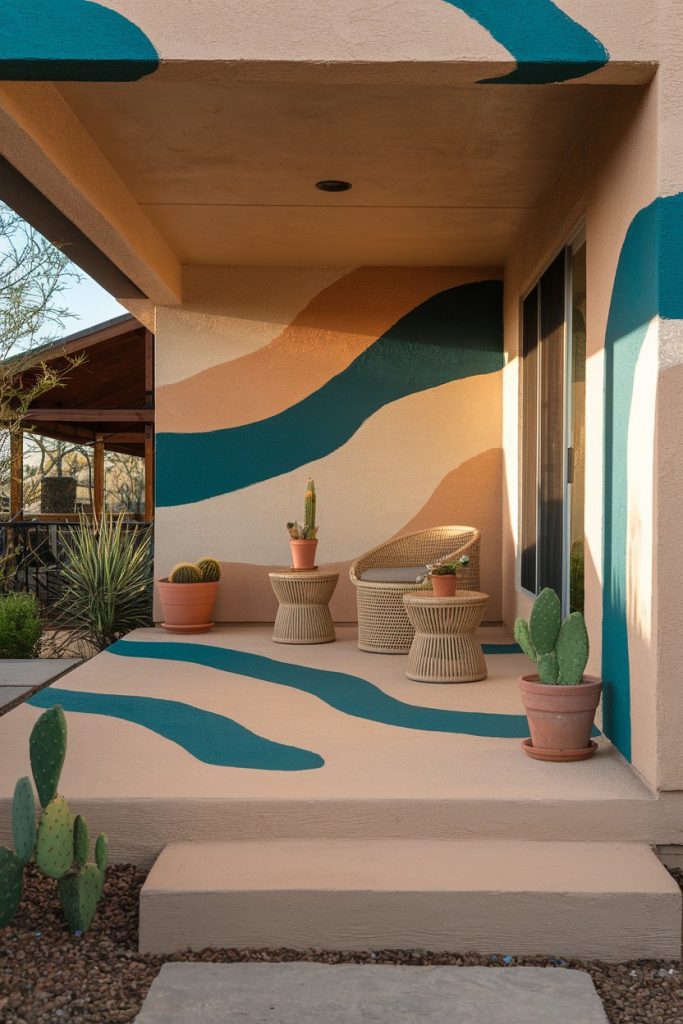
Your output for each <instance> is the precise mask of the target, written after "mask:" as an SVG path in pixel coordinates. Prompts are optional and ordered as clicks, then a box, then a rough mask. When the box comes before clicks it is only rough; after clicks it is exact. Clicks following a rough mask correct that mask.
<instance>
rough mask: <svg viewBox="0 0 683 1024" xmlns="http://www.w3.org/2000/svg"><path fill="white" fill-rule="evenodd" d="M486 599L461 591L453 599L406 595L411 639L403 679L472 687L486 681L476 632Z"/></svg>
mask: <svg viewBox="0 0 683 1024" xmlns="http://www.w3.org/2000/svg"><path fill="white" fill-rule="evenodd" d="M488 599H489V595H488V594H482V593H480V592H479V591H477V590H461V591H459V592H458V593H456V595H455V597H434V595H433V594H432V593H430V592H429V591H422V593H419V594H406V595H405V596H404V598H403V603H404V605H405V609H406V612H407V614H408V618H409V619H410V621H411V623H412V625H413V626H414V627H415V639H414V640H413V642H412V645H411V648H410V652H409V654H408V668H407V670H406V675H407V676H408V678H409V679H416V680H417V681H418V682H420V683H473V682H475V681H476V680H477V679H486V662H485V661H484V653H483V651H482V649H481V644H480V643H479V641H478V639H477V637H476V630H477V627H478V626H479V624H480V623H481V620H482V619H483V617H484V612H485V611H486V605H487V603H488Z"/></svg>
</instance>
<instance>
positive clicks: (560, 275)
mask: <svg viewBox="0 0 683 1024" xmlns="http://www.w3.org/2000/svg"><path fill="white" fill-rule="evenodd" d="M565 276H566V271H565V252H564V250H563V251H562V252H561V253H560V255H559V256H558V257H557V259H556V260H555V261H554V262H553V263H551V265H550V266H549V267H548V269H547V270H546V272H545V274H544V275H543V277H542V278H541V281H540V289H541V293H540V294H541V298H540V319H541V324H540V360H539V362H540V409H539V453H540V458H539V461H538V467H539V488H538V497H539V505H538V554H537V560H538V564H537V585H538V589H539V590H542V589H543V587H552V589H553V590H555V591H556V592H557V593H558V594H560V595H561V594H562V542H563V501H564V470H565V457H566V453H565V443H564V331H565Z"/></svg>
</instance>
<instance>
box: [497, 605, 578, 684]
mask: <svg viewBox="0 0 683 1024" xmlns="http://www.w3.org/2000/svg"><path fill="white" fill-rule="evenodd" d="M515 640H516V641H517V643H518V644H519V646H520V647H521V648H522V650H523V651H524V653H525V654H526V655H527V657H529V658H531V660H532V661H535V662H536V664H537V665H538V675H539V678H540V680H541V682H542V683H546V684H548V685H549V686H577V685H578V684H579V683H580V682H581V681H582V679H583V673H584V671H585V668H586V663H587V662H588V651H589V643H588V633H587V631H586V624H585V622H584V620H583V615H582V614H581V612H572V614H571V615H568V616H567V618H566V619H565V620H564V622H563V621H562V607H561V605H560V599H559V597H558V596H557V594H556V593H555V591H554V590H551V589H550V588H549V587H546V589H545V590H542V591H541V593H540V594H539V595H538V597H537V598H536V600H535V601H534V606H533V608H532V609H531V616H530V617H529V621H528V622H527V621H526V619H522V618H519V619H517V620H516V622H515Z"/></svg>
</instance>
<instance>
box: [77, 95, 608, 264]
mask: <svg viewBox="0 0 683 1024" xmlns="http://www.w3.org/2000/svg"><path fill="white" fill-rule="evenodd" d="M60 88H61V92H62V95H63V96H64V97H65V99H66V100H67V102H68V103H69V104H70V105H71V107H72V108H73V110H74V111H75V113H76V115H77V116H78V118H79V119H80V121H81V122H82V123H83V125H84V126H85V128H86V130H87V131H88V133H89V134H90V135H91V136H92V138H93V139H94V141H95V142H96V143H97V145H98V146H99V147H100V149H101V150H102V152H103V153H104V155H105V157H106V158H107V159H108V160H109V162H110V163H111V164H112V166H113V167H114V169H115V171H116V172H117V173H118V175H119V176H120V177H121V178H122V179H123V181H124V183H125V185H126V186H127V187H128V189H129V190H130V192H131V193H132V195H133V197H134V198H135V200H136V201H137V203H138V204H139V205H140V207H141V208H142V210H143V211H144V213H145V214H146V215H147V216H148V217H149V219H150V220H151V221H152V223H153V224H154V225H155V226H156V227H157V228H158V229H159V231H160V233H161V234H162V235H163V236H164V237H165V238H166V240H167V241H168V243H169V244H170V246H171V248H172V249H173V250H174V251H175V253H176V254H177V256H178V257H179V259H180V260H181V262H183V263H198V264H279V263H285V264H345V265H348V264H363V263H365V264H369V263H381V264H397V265H417V264H424V265H429V264H440V263H443V264H468V265H482V266H491V265H497V264H502V263H503V262H504V260H505V257H506V254H507V253H508V252H509V249H510V246H511V244H512V241H513V239H514V237H515V235H516V233H517V231H518V230H519V229H520V227H521V225H522V224H523V222H524V220H525V218H526V216H527V215H528V212H529V210H530V209H532V208H533V207H535V206H536V205H537V203H538V201H539V199H540V197H541V195H542V194H543V192H544V191H545V190H546V189H547V188H548V187H549V185H550V184H551V183H552V181H553V179H554V177H555V176H556V175H557V173H558V172H559V170H560V168H561V166H562V163H563V161H564V160H565V159H566V156H567V154H568V152H569V150H570V148H571V147H572V146H573V145H574V144H575V143H576V140H577V138H578V136H579V134H580V132H581V131H582V129H583V128H584V127H585V125H586V124H587V122H588V119H589V117H590V115H591V114H592V113H593V112H594V111H595V110H596V108H597V107H598V106H604V104H606V103H609V100H610V94H611V93H612V89H611V88H610V87H601V88H600V89H596V88H595V87H591V86H577V85H574V86H572V87H566V86H545V87H544V88H542V89H540V88H538V87H533V86H529V87H525V86H515V87H506V86H496V85H490V86H486V85H476V86H450V87H448V86H437V85H410V86H405V87H403V86H398V85H339V84H336V85H317V86H315V87H312V86H310V85H304V84H300V83H282V82H281V83H277V84H269V83H244V82H242V83H229V82H221V81H204V82H201V81H200V82H187V81H183V82H174V81H168V80H164V79H160V80H158V81H155V80H154V79H153V78H150V79H146V80H143V81H142V82H139V83H134V84H118V83H117V84H114V85H109V84H93V83H87V84H69V85H64V86H61V87H60ZM321 178H342V179H345V180H348V181H350V182H352V183H353V188H352V190H351V191H350V192H346V193H341V194H325V193H322V192H320V191H318V190H316V189H315V187H314V185H315V182H316V181H317V180H319V179H321Z"/></svg>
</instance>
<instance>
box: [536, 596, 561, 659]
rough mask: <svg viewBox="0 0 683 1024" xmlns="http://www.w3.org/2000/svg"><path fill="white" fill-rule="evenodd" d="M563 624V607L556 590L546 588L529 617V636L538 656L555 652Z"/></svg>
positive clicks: (537, 599)
mask: <svg viewBox="0 0 683 1024" xmlns="http://www.w3.org/2000/svg"><path fill="white" fill-rule="evenodd" d="M561 622H562V606H561V604H560V599H559V597H558V596H557V594H556V593H555V591H554V590H551V589H550V587H546V588H545V590H542V591H541V593H540V594H539V595H538V597H537V598H536V600H535V601H534V605H533V608H532V609H531V615H530V617H529V635H530V637H531V643H532V644H533V646H534V649H535V650H536V652H537V653H538V654H549V653H550V652H551V651H554V650H555V644H556V642H557V635H558V633H559V632H560V623H561Z"/></svg>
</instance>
